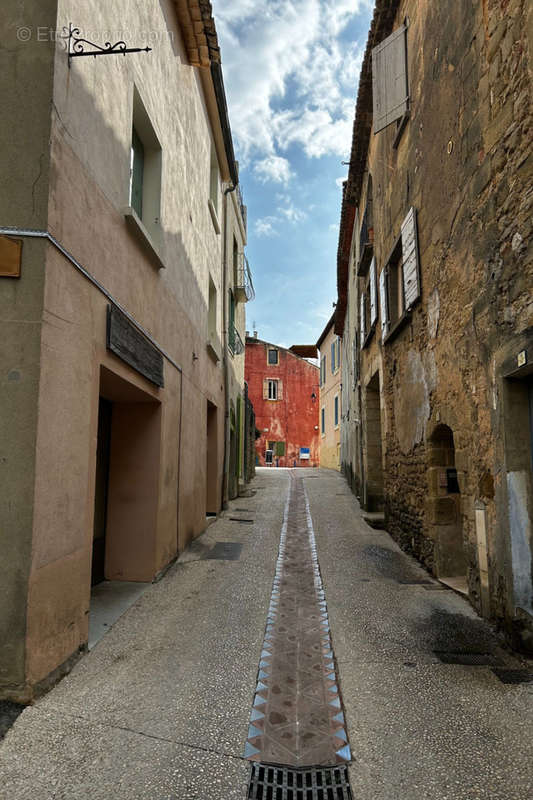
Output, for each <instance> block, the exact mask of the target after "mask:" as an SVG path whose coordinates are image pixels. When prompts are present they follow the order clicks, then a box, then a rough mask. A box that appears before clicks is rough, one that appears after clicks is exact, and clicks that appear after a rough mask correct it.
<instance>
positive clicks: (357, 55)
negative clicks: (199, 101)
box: [213, 0, 373, 347]
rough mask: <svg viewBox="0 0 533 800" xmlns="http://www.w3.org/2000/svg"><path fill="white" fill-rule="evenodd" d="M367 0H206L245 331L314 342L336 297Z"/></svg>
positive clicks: (368, 8) (369, 5)
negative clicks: (215, 42)
mask: <svg viewBox="0 0 533 800" xmlns="http://www.w3.org/2000/svg"><path fill="white" fill-rule="evenodd" d="M372 5H373V3H372V2H370V0H262V2H258V0H213V10H214V15H215V20H216V25H217V31H218V36H219V42H220V45H221V50H222V66H223V70H224V82H225V86H226V95H227V99H228V107H229V115H230V121H231V127H232V133H233V139H234V145H235V152H236V156H237V159H238V160H239V163H240V182H241V187H242V190H243V194H244V201H245V203H246V205H247V206H248V247H247V255H248V260H249V262H250V266H251V269H252V272H253V279H254V285H255V288H256V299H255V301H254V302H252V303H248V305H247V308H246V315H247V328H248V329H249V330H252V329H253V327H254V322H255V329H256V330H257V331H258V333H259V337H260V338H262V339H266V340H268V341H272V342H275V343H276V344H279V345H281V346H284V347H289V346H290V345H291V344H308V343H314V342H316V340H317V339H318V337H319V336H320V334H321V332H322V330H323V328H324V325H325V324H326V322H327V320H328V319H329V317H330V316H331V313H332V310H333V308H332V303H333V302H334V301H335V299H336V254H337V240H338V223H339V216H340V204H341V184H342V180H343V179H344V178H345V176H346V174H347V167H345V166H343V165H342V164H341V161H347V160H348V158H349V153H350V146H351V137H352V125H353V117H354V110H355V99H356V96H357V84H358V78H359V70H360V67H361V61H362V56H363V52H364V47H365V44H366V38H367V33H368V28H369V25H370V19H371V14H372Z"/></svg>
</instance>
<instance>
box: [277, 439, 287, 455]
mask: <svg viewBox="0 0 533 800" xmlns="http://www.w3.org/2000/svg"><path fill="white" fill-rule="evenodd" d="M276 455H277V456H278V457H280V458H281V457H282V456H284V455H285V442H276Z"/></svg>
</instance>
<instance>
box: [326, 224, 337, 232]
mask: <svg viewBox="0 0 533 800" xmlns="http://www.w3.org/2000/svg"><path fill="white" fill-rule="evenodd" d="M328 230H330V231H338V230H339V223H338V222H332V223H331V225H329V226H328Z"/></svg>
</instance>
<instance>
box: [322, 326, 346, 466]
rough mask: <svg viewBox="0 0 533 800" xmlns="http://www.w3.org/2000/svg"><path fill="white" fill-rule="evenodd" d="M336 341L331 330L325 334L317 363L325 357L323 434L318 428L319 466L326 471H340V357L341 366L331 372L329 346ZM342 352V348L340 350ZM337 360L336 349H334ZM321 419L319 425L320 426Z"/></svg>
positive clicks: (336, 366)
mask: <svg viewBox="0 0 533 800" xmlns="http://www.w3.org/2000/svg"><path fill="white" fill-rule="evenodd" d="M336 341H337V335H336V333H335V332H334V330H333V325H332V326H331V330H329V331H328V333H327V334H326V336H325V338H324V341H323V342H321V344H320V352H319V362H320V360H321V358H322V356H324V355H325V356H326V381H325V383H324V385H323V386H321V387H320V414H322V409H324V410H325V423H326V424H325V432H324V433H322V428H320V466H321V467H325V468H327V469H337V470H338V469H340V467H341V463H340V442H341V431H340V427H341V415H342V392H341V376H342V366H341V364H342V357H341V364H336V365H335V372H333V373H332V372H331V345H332V344H333V342H336ZM341 352H342V348H341ZM335 358H337V349H335ZM336 396H337V397H338V401H337V402H338V423H337V425H335V397H336ZM321 420H322V417H320V422H319V424H320V425H322V421H321Z"/></svg>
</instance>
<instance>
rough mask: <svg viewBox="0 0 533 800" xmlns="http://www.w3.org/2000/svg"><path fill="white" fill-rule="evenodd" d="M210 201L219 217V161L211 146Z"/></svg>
mask: <svg viewBox="0 0 533 800" xmlns="http://www.w3.org/2000/svg"><path fill="white" fill-rule="evenodd" d="M209 199H210V200H211V202H212V204H213V208H214V210H215V213H216V214H217V216H218V159H217V153H216V150H215V148H214V146H211V167H210V172H209Z"/></svg>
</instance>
